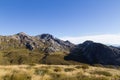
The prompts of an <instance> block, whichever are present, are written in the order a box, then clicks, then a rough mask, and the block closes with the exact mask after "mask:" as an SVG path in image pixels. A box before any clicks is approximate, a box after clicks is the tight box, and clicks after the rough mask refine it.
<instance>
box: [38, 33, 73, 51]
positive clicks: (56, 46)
mask: <svg viewBox="0 0 120 80" xmlns="http://www.w3.org/2000/svg"><path fill="white" fill-rule="evenodd" d="M36 38H37V39H39V40H42V41H43V43H44V44H47V45H48V47H47V48H46V49H45V51H47V52H56V51H69V50H70V49H72V48H73V47H74V46H75V45H74V44H72V43H70V42H69V41H63V40H60V39H58V38H55V37H53V36H52V35H50V34H42V35H38V36H36Z"/></svg>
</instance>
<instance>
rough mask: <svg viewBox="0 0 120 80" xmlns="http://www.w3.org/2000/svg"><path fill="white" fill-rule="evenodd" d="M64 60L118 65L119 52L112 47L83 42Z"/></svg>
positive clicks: (119, 61)
mask: <svg viewBox="0 0 120 80" xmlns="http://www.w3.org/2000/svg"><path fill="white" fill-rule="evenodd" d="M65 59H66V60H74V61H78V62H83V63H88V64H103V65H120V50H119V49H118V48H116V47H113V46H106V45H104V44H101V43H95V42H93V41H85V42H84V43H83V44H79V45H77V46H76V47H75V48H74V49H73V50H72V51H71V53H70V54H69V55H67V56H66V57H65Z"/></svg>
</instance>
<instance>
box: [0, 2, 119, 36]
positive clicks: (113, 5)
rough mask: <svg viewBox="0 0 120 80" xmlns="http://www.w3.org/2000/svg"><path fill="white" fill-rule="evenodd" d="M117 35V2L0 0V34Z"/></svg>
mask: <svg viewBox="0 0 120 80" xmlns="http://www.w3.org/2000/svg"><path fill="white" fill-rule="evenodd" d="M18 32H26V33H27V34H30V35H38V34H42V33H50V34H52V35H54V36H56V37H63V38H64V37H80V36H92V35H106V34H115V35H116V34H120V0H0V34H1V35H10V34H15V33H18Z"/></svg>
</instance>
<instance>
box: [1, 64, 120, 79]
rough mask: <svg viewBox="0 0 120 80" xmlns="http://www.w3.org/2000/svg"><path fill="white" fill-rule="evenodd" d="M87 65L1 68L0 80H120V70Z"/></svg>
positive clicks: (13, 66) (11, 66) (8, 66)
mask: <svg viewBox="0 0 120 80" xmlns="http://www.w3.org/2000/svg"><path fill="white" fill-rule="evenodd" d="M83 66H85V65H82V64H81V65H37V64H36V65H34V66H33V65H7V66H0V80H119V79H120V70H117V69H111V68H102V67H93V66H89V65H87V66H88V67H87V68H83Z"/></svg>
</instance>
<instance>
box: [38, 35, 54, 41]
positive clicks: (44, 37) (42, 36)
mask: <svg viewBox="0 0 120 80" xmlns="http://www.w3.org/2000/svg"><path fill="white" fill-rule="evenodd" d="M38 37H39V38H40V39H45V40H49V39H54V37H53V36H52V35H51V34H41V35H38Z"/></svg>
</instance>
